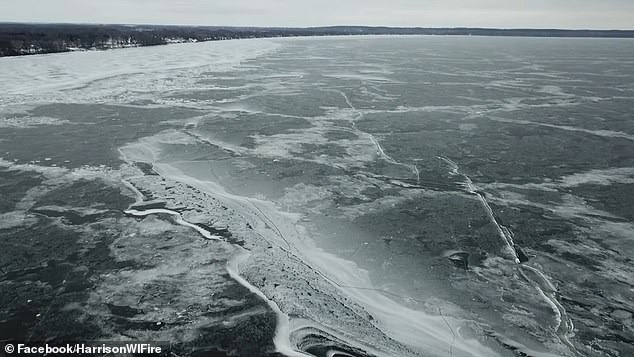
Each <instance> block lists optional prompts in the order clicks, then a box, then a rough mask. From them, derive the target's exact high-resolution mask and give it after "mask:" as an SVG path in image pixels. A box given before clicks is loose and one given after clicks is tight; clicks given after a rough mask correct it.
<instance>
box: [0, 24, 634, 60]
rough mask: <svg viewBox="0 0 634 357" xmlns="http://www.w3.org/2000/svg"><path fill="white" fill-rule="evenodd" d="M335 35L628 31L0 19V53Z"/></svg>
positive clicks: (613, 33)
mask: <svg viewBox="0 0 634 357" xmlns="http://www.w3.org/2000/svg"><path fill="white" fill-rule="evenodd" d="M338 35H473V36H532V37H612V38H634V31H621V30H559V29H488V28H466V27H465V28H460V27H458V28H422V27H371V26H328V27H305V28H291V27H218V26H162V25H83V24H26V23H0V57H3V56H20V55H29V54H38V53H54V52H68V51H81V50H104V49H110V48H124V47H138V46H156V45H164V44H168V43H174V42H199V41H214V40H225V39H237V38H256V37H290V36H338Z"/></svg>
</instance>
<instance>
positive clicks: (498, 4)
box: [0, 0, 634, 29]
mask: <svg viewBox="0 0 634 357" xmlns="http://www.w3.org/2000/svg"><path fill="white" fill-rule="evenodd" d="M0 21H17V22H81V23H126V24H128V23H130V24H131V23H137V24H138V23H142V24H190V25H236V26H321V25H385V26H422V27H442V26H450V27H453V26H469V27H476V26H478V27H507V28H508V27H515V28H517V27H550V28H596V29H634V0H318V1H312V0H268V1H267V0H222V1H220V0H0Z"/></svg>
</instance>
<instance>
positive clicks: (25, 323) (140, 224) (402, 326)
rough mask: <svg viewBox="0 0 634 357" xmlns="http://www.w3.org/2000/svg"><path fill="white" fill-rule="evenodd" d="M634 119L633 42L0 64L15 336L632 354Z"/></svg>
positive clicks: (315, 48)
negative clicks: (633, 111)
mask: <svg viewBox="0 0 634 357" xmlns="http://www.w3.org/2000/svg"><path fill="white" fill-rule="evenodd" d="M632 108H634V41H632V40H614V39H555V38H541V39H538V38H496V37H435V36H431V37H423V36H409V37H400V36H390V37H386V36H375V37H364V36H359V37H332V38H287V39H275V40H261V39H260V40H235V41H223V42H206V43H197V44H178V45H169V46H161V47H144V48H133V49H126V50H113V51H106V52H82V53H66V54H54V55H38V56H27V57H15V58H0V158H1V160H0V178H1V181H0V196H1V197H3V199H2V200H1V202H0V240H1V241H2V242H3V243H2V244H3V246H4V247H5V249H2V251H3V252H2V253H0V266H1V267H2V273H1V274H2V278H1V279H0V281H1V283H2V284H3V285H4V286H3V288H2V293H0V295H2V300H3V301H6V302H5V303H3V305H5V306H7V308H6V309H5V310H4V311H3V312H2V314H1V315H0V331H1V332H2V336H3V338H4V336H5V335H6V336H9V337H8V338H10V339H33V340H43V339H46V338H57V339H60V340H64V339H70V338H75V339H93V340H105V339H139V340H156V341H171V342H172V343H173V345H174V347H173V348H174V350H175V351H176V353H177V354H179V355H181V354H193V353H194V352H193V351H197V352H198V353H218V355H223V354H222V353H226V355H230V354H231V353H233V352H235V353H238V354H240V355H271V356H273V355H275V353H281V354H284V355H312V356H348V355H353V356H359V357H360V356H373V355H377V356H455V357H458V356H496V355H499V356H514V355H518V354H523V355H528V356H625V355H631V354H634V348H633V347H632V346H633V345H634V327H633V325H632V314H633V313H634V267H633V265H632V260H631V259H632V258H631V257H632V255H633V254H634V205H633V202H634V117H633V114H632ZM27 301H28V302H27ZM77 326H79V327H77ZM86 329H90V331H91V332H90V335H86V332H84V331H85V330H86Z"/></svg>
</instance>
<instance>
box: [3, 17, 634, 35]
mask: <svg viewBox="0 0 634 357" xmlns="http://www.w3.org/2000/svg"><path fill="white" fill-rule="evenodd" d="M0 24H21V25H92V26H100V25H110V26H168V27H216V28H258V29H315V28H332V27H364V28H388V29H390V28H392V29H439V30H443V29H466V30H508V31H514V30H529V31H530V30H536V31H538V30H554V31H623V32H626V31H634V27H633V28H630V29H622V28H609V29H608V28H606V29H601V28H585V27H584V28H563V27H470V26H391V25H319V26H270V25H267V26H258V25H200V24H198V25H192V24H161V23H115V22H43V21H4V20H0Z"/></svg>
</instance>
